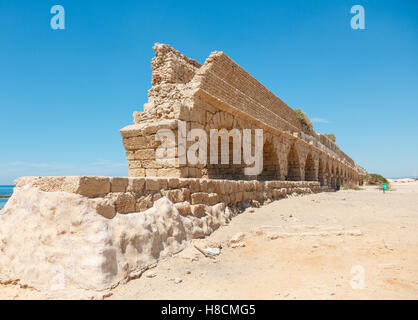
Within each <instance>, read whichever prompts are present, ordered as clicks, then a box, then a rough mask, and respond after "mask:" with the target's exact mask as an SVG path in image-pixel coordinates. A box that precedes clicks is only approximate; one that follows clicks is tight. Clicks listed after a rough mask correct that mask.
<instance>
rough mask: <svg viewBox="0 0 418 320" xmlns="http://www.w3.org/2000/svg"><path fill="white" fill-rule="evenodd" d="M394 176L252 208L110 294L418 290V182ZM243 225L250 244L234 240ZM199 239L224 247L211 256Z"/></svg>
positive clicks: (5, 292) (345, 295) (391, 293)
mask: <svg viewBox="0 0 418 320" xmlns="http://www.w3.org/2000/svg"><path fill="white" fill-rule="evenodd" d="M392 186H393V191H390V192H386V193H385V194H383V193H382V191H380V190H377V189H376V187H366V188H364V189H363V190H360V191H354V190H348V191H345V190H343V191H339V192H331V193H320V194H312V195H308V196H303V197H296V198H289V199H283V200H279V201H274V202H272V203H270V204H268V205H265V206H263V207H261V208H258V209H247V210H246V211H245V212H244V213H242V214H240V215H239V216H237V217H235V218H234V219H233V220H232V222H231V223H230V224H229V225H228V226H224V227H221V228H220V229H218V230H217V231H216V232H214V233H213V234H212V235H211V236H210V237H208V238H206V239H202V240H194V241H193V242H192V243H191V244H190V246H189V247H188V248H187V249H186V250H184V251H183V252H181V253H179V254H177V255H175V256H173V257H170V258H167V259H164V260H162V261H160V262H159V263H158V265H157V266H156V267H155V268H153V269H150V270H148V271H147V272H146V273H145V274H143V275H142V277H140V278H138V279H135V280H131V281H130V282H128V283H127V284H124V285H120V286H118V287H117V288H115V289H114V290H112V291H111V296H110V297H109V298H108V299H417V298H418V254H417V253H418V182H416V181H414V182H402V183H401V182H399V183H397V182H394V183H393V184H392ZM239 232H242V233H244V238H243V239H242V240H240V241H239V243H240V244H242V245H245V247H236V248H232V247H231V244H230V240H231V238H233V237H234V236H235V235H237V233H239ZM193 245H197V246H198V247H200V248H204V247H206V246H207V245H209V246H211V247H215V246H221V247H222V249H221V253H220V255H218V256H216V258H215V259H210V258H206V257H204V256H203V255H202V254H201V253H199V252H198V251H197V250H196V249H195V248H194V247H193ZM353 267H354V269H352V268H353ZM351 271H353V273H352V272H351ZM362 271H364V277H363V279H364V288H361V276H362ZM359 279H360V281H358V280H359ZM10 298H15V299H28V298H29V299H31V298H33V299H39V298H43V296H42V295H41V294H40V293H39V292H36V291H34V290H32V289H23V288H20V287H18V286H14V285H7V286H5V285H3V286H0V299H10Z"/></svg>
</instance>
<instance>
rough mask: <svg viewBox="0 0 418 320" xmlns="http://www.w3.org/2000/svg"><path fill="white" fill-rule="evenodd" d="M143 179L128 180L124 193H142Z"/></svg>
mask: <svg viewBox="0 0 418 320" xmlns="http://www.w3.org/2000/svg"><path fill="white" fill-rule="evenodd" d="M144 186H145V178H128V186H127V187H126V191H128V192H132V193H135V194H141V193H142V192H143V191H144Z"/></svg>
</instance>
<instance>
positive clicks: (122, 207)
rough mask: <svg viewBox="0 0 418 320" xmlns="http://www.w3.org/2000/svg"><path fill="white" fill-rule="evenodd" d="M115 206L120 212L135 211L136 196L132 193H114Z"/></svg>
mask: <svg viewBox="0 0 418 320" xmlns="http://www.w3.org/2000/svg"><path fill="white" fill-rule="evenodd" d="M111 195H112V198H114V202H115V208H116V211H117V212H118V213H131V212H135V203H136V201H135V198H134V196H133V195H132V194H131V193H127V192H125V193H113V194H111Z"/></svg>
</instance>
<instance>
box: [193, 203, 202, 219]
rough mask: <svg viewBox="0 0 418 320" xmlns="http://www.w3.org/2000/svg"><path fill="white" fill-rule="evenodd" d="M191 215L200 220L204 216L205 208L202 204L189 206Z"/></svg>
mask: <svg viewBox="0 0 418 320" xmlns="http://www.w3.org/2000/svg"><path fill="white" fill-rule="evenodd" d="M191 211H192V214H193V215H194V216H195V217H198V218H201V217H203V216H205V215H206V206H205V205H204V204H194V205H191Z"/></svg>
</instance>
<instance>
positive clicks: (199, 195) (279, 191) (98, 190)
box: [15, 176, 324, 219]
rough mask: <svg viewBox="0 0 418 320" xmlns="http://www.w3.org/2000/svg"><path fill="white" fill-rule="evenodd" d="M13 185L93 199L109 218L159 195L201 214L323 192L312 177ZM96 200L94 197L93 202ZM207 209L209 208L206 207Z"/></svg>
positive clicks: (139, 208) (45, 180)
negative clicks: (212, 209) (218, 207)
mask: <svg viewBox="0 0 418 320" xmlns="http://www.w3.org/2000/svg"><path fill="white" fill-rule="evenodd" d="M15 184H16V186H17V187H19V188H21V187H25V186H27V187H33V188H37V189H39V190H40V191H44V192H68V193H73V194H78V195H82V196H85V197H88V198H90V199H92V200H94V201H93V202H92V203H93V206H94V207H95V208H96V211H97V213H98V214H100V215H102V216H103V217H105V218H108V219H112V218H114V217H115V215H116V214H131V213H134V212H143V211H146V210H148V209H149V208H151V207H152V206H153V205H154V203H155V202H156V201H157V200H159V199H160V198H162V197H166V198H167V199H168V200H170V201H171V202H172V203H173V204H177V203H181V204H179V205H178V208H179V211H181V212H182V214H192V215H194V216H197V217H202V216H204V213H205V212H206V211H207V210H210V207H213V206H215V205H217V204H219V203H223V204H225V205H227V206H234V205H237V204H239V203H241V202H243V201H253V200H255V201H258V202H264V201H266V200H268V199H269V200H275V199H280V198H283V197H286V196H287V195H291V194H295V193H296V194H304V193H312V192H320V191H324V188H323V187H321V186H320V185H319V183H318V182H315V181H257V180H218V179H197V178H171V177H170V178H166V177H165V178H161V177H143V178H131V177H94V176H91V177H90V176H80V177H77V176H71V177H22V178H19V179H17V180H16V181H15ZM95 199H96V200H95ZM208 208H209V209H208Z"/></svg>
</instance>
